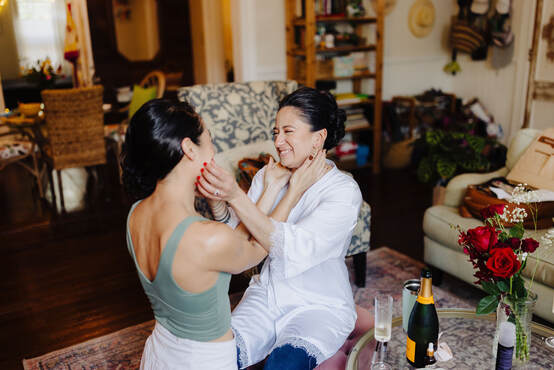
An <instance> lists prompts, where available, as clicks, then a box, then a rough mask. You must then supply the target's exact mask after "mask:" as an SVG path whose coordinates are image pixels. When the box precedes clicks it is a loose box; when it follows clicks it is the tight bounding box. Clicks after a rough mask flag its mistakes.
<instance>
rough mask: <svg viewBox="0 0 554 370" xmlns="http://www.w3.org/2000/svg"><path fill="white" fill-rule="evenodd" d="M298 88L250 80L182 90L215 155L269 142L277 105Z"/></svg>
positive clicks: (293, 84) (287, 83)
mask: <svg viewBox="0 0 554 370" xmlns="http://www.w3.org/2000/svg"><path fill="white" fill-rule="evenodd" d="M297 87H298V84H297V83H296V81H253V82H244V83H242V82H240V83H239V82H235V83H225V84H212V85H210V84H208V85H195V86H187V87H182V88H180V89H179V91H178V94H177V95H178V98H179V100H180V101H188V102H189V103H190V104H191V105H192V106H193V107H194V108H195V110H196V111H197V112H198V113H200V116H201V117H202V119H203V120H204V122H205V123H206V125H207V126H208V128H209V130H210V132H211V134H212V140H213V143H214V145H215V147H216V149H217V152H222V151H224V150H228V149H231V148H234V147H236V146H239V145H244V144H250V143H254V142H259V141H265V140H269V139H271V131H272V128H273V126H274V123H275V116H276V115H277V108H278V107H279V102H280V101H281V99H283V98H284V97H285V96H286V95H287V94H289V93H291V92H293V91H294V90H296V88H297Z"/></svg>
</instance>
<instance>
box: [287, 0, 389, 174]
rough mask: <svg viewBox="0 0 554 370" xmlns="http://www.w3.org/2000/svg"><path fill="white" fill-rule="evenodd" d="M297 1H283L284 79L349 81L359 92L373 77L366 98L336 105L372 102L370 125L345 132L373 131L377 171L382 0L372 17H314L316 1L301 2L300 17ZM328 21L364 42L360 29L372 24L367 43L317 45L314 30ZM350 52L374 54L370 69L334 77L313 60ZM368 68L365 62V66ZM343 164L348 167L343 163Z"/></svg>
mask: <svg viewBox="0 0 554 370" xmlns="http://www.w3.org/2000/svg"><path fill="white" fill-rule="evenodd" d="M297 3H298V1H297V0H285V18H286V43H287V78H288V79H291V80H296V81H298V83H300V84H302V85H305V86H310V87H315V86H316V82H317V81H341V80H351V81H352V90H353V91H352V92H353V93H362V91H361V90H362V80H364V79H373V80H374V84H373V86H374V91H369V92H366V94H369V95H370V97H368V98H367V99H363V100H362V101H360V102H353V103H349V104H342V103H341V104H340V106H341V107H343V106H345V107H346V106H350V107H351V106H367V105H373V109H372V111H373V117H372V119H370V121H371V122H370V125H367V126H366V127H363V126H362V127H352V128H347V131H352V132H353V133H359V132H360V131H368V130H372V131H373V135H372V136H373V139H372V146H371V148H370V150H371V152H372V162H371V165H372V167H373V172H374V173H379V171H380V161H381V117H382V84H383V29H384V0H378V1H377V7H376V16H375V17H366V16H363V17H347V16H336V15H333V16H316V9H315V5H316V0H305V1H302V3H303V6H304V9H302V14H303V16H298V15H297V12H296V7H297ZM329 24H337V25H338V24H350V25H351V27H352V28H353V29H354V32H355V34H356V35H357V36H358V39H359V40H362V41H364V40H365V38H364V37H363V34H364V32H363V31H364V28H363V27H367V25H370V24H374V25H375V26H374V27H372V28H371V29H372V32H375V35H374V36H375V37H372V39H373V40H372V42H371V43H367V41H366V42H364V43H359V44H353V45H340V46H339V45H337V46H335V47H330V48H329V47H321V46H320V45H316V34H317V32H316V29H317V28H318V27H321V26H325V25H329ZM353 52H367V53H372V54H374V56H370V57H374V58H375V59H374V61H375V63H374V68H372V69H368V70H366V71H362V72H354V74H352V75H349V76H335V75H333V71H332V68H331V70H329V68H326V67H325V66H323V65H322V62H319V61H318V60H317V56H318V55H322V56H323V55H339V54H340V55H348V54H349V53H353ZM368 67H369V65H368ZM344 167H351V165H346V166H344Z"/></svg>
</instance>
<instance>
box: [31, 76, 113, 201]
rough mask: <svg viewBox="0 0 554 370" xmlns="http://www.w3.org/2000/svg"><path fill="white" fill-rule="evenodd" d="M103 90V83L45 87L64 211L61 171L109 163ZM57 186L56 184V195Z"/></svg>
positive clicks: (53, 162)
mask: <svg viewBox="0 0 554 370" xmlns="http://www.w3.org/2000/svg"><path fill="white" fill-rule="evenodd" d="M103 91H104V89H103V87H102V86H93V87H85V88H78V89H60V90H44V91H42V100H43V102H44V112H45V114H46V129H47V131H48V139H49V147H48V148H47V154H48V157H49V159H50V160H49V162H50V163H49V164H50V165H51V167H52V169H53V170H56V173H57V178H58V187H59V193H60V201H61V208H62V212H65V204H64V198H63V191H62V189H63V185H62V178H61V174H60V171H61V170H63V169H65V168H73V167H89V166H96V165H101V164H105V163H106V145H105V142H104V114H103V111H102V93H103ZM53 187H54V184H52V194H53V195H54V188H53ZM54 197H55V196H53V198H54ZM53 204H56V202H55V199H54V200H53Z"/></svg>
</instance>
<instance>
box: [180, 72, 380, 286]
mask: <svg viewBox="0 0 554 370" xmlns="http://www.w3.org/2000/svg"><path fill="white" fill-rule="evenodd" d="M297 87H298V85H297V83H296V82H295V81H254V82H245V83H225V84H215V85H195V86H187V87H182V88H180V89H179V91H178V98H179V100H180V101H188V102H189V103H190V104H191V105H192V106H193V107H194V108H195V109H196V111H197V112H199V113H200V116H201V117H202V119H203V120H204V122H205V123H206V125H207V126H208V128H209V130H210V133H211V134H212V139H213V143H214V146H215V147H216V151H217V155H216V157H215V159H216V161H217V162H218V164H220V165H221V166H223V167H225V168H226V169H228V170H230V171H233V172H235V171H236V169H237V163H238V161H239V160H240V159H242V158H245V157H257V156H258V155H259V154H260V153H261V152H265V153H270V154H272V155H273V156H274V158H278V156H277V153H276V151H275V148H274V146H273V141H272V139H271V130H272V128H273V123H274V120H275V116H276V114H277V108H278V104H279V101H280V100H281V99H282V98H283V97H284V96H285V95H287V94H289V93H291V92H293V91H294V90H296V88H297ZM197 207H198V208H200V210H203V213H205V214H208V215H209V211H208V208H207V204H206V203H205V202H203V201H202V200H198V201H197ZM370 221H371V208H370V207H369V205H368V204H367V203H366V202H363V204H362V208H361V210H360V215H359V216H358V223H357V225H356V228H355V229H354V233H353V235H352V242H351V244H350V247H349V249H348V252H347V256H353V257H354V270H355V282H356V285H358V286H364V285H365V272H366V253H367V252H368V251H369V237H370V228H369V226H370Z"/></svg>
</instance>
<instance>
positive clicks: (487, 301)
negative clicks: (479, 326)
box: [475, 295, 498, 315]
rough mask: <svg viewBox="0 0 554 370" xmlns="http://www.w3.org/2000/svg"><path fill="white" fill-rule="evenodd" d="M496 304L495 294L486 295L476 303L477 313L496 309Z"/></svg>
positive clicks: (485, 312)
mask: <svg viewBox="0 0 554 370" xmlns="http://www.w3.org/2000/svg"><path fill="white" fill-rule="evenodd" d="M497 306H498V297H497V296H495V295H488V296H486V297H484V298H483V299H481V300H480V301H479V303H478V304H477V310H476V311H475V312H476V313H477V315H487V314H489V313H491V312H494V310H496V307H497Z"/></svg>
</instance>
